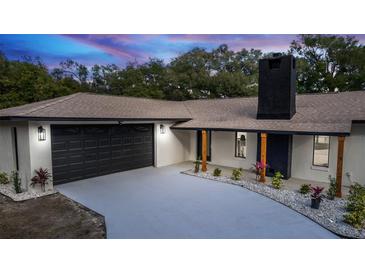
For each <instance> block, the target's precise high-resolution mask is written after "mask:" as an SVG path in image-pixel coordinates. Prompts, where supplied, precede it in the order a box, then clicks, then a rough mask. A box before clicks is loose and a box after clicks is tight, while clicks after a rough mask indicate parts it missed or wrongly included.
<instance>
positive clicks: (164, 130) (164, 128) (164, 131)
mask: <svg viewBox="0 0 365 274" xmlns="http://www.w3.org/2000/svg"><path fill="white" fill-rule="evenodd" d="M160 133H161V134H165V133H166V127H165V126H164V125H160Z"/></svg>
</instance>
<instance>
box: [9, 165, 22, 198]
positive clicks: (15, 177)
mask: <svg viewBox="0 0 365 274" xmlns="http://www.w3.org/2000/svg"><path fill="white" fill-rule="evenodd" d="M10 181H11V182H12V183H13V186H14V190H15V193H17V194H18V193H22V182H21V179H20V176H19V172H18V171H16V170H15V171H13V172H12V173H11V176H10Z"/></svg>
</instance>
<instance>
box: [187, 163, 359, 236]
mask: <svg viewBox="0 0 365 274" xmlns="http://www.w3.org/2000/svg"><path fill="white" fill-rule="evenodd" d="M181 173H182V174H186V175H191V176H195V177H199V178H204V179H209V180H214V181H217V182H222V183H227V184H232V185H237V186H241V187H244V188H246V189H248V190H251V191H254V192H256V193H259V194H261V195H263V196H266V197H268V198H270V199H272V200H274V201H276V202H279V203H281V204H283V205H285V206H287V207H289V208H291V209H293V210H295V211H297V212H298V213H300V214H302V215H304V216H306V217H308V218H309V219H311V220H312V221H314V222H316V223H318V224H319V225H321V226H323V227H324V228H326V229H328V230H329V231H331V232H333V233H335V234H337V235H338V236H340V237H343V238H357V239H359V238H361V239H362V238H365V229H361V230H358V229H356V228H354V227H352V226H350V225H348V224H346V223H345V222H344V221H343V214H344V213H345V212H346V210H345V206H346V200H345V199H342V198H335V200H328V199H326V198H324V199H323V200H322V202H321V206H320V208H319V209H313V208H311V206H310V203H311V200H310V195H309V194H307V195H303V194H300V193H299V192H295V191H291V190H285V189H279V190H278V189H275V188H273V187H271V185H269V184H263V183H258V182H255V181H251V180H247V179H243V180H239V181H235V180H232V179H231V178H229V177H227V176H220V177H214V176H213V175H212V174H210V173H209V172H198V173H194V171H193V169H189V170H187V171H182V172H181Z"/></svg>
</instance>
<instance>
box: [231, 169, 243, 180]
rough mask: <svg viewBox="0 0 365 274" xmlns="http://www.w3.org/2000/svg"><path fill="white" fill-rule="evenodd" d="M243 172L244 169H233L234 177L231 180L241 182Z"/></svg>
mask: <svg viewBox="0 0 365 274" xmlns="http://www.w3.org/2000/svg"><path fill="white" fill-rule="evenodd" d="M242 172H243V169H242V168H235V169H233V170H232V177H231V179H232V180H235V181H239V180H241V177H242Z"/></svg>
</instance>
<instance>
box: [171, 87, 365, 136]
mask: <svg viewBox="0 0 365 274" xmlns="http://www.w3.org/2000/svg"><path fill="white" fill-rule="evenodd" d="M296 98H297V99H296V100H297V101H296V105H297V112H296V114H295V115H294V116H293V118H292V119H291V120H257V119H256V114H257V101H258V99H257V97H251V98H232V99H218V100H216V99H214V100H196V101H187V102H185V105H186V106H187V107H188V109H189V110H190V112H191V114H192V117H193V119H192V120H190V121H187V122H183V123H179V124H177V125H176V126H175V127H174V128H212V129H242V130H246V131H273V132H274V131H284V132H298V133H305V132H308V133H312V132H318V133H321V132H322V133H331V134H336V133H350V131H351V125H352V121H365V92H363V91H356V92H343V93H336V94H315V95H309V94H308V95H297V97H296Z"/></svg>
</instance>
